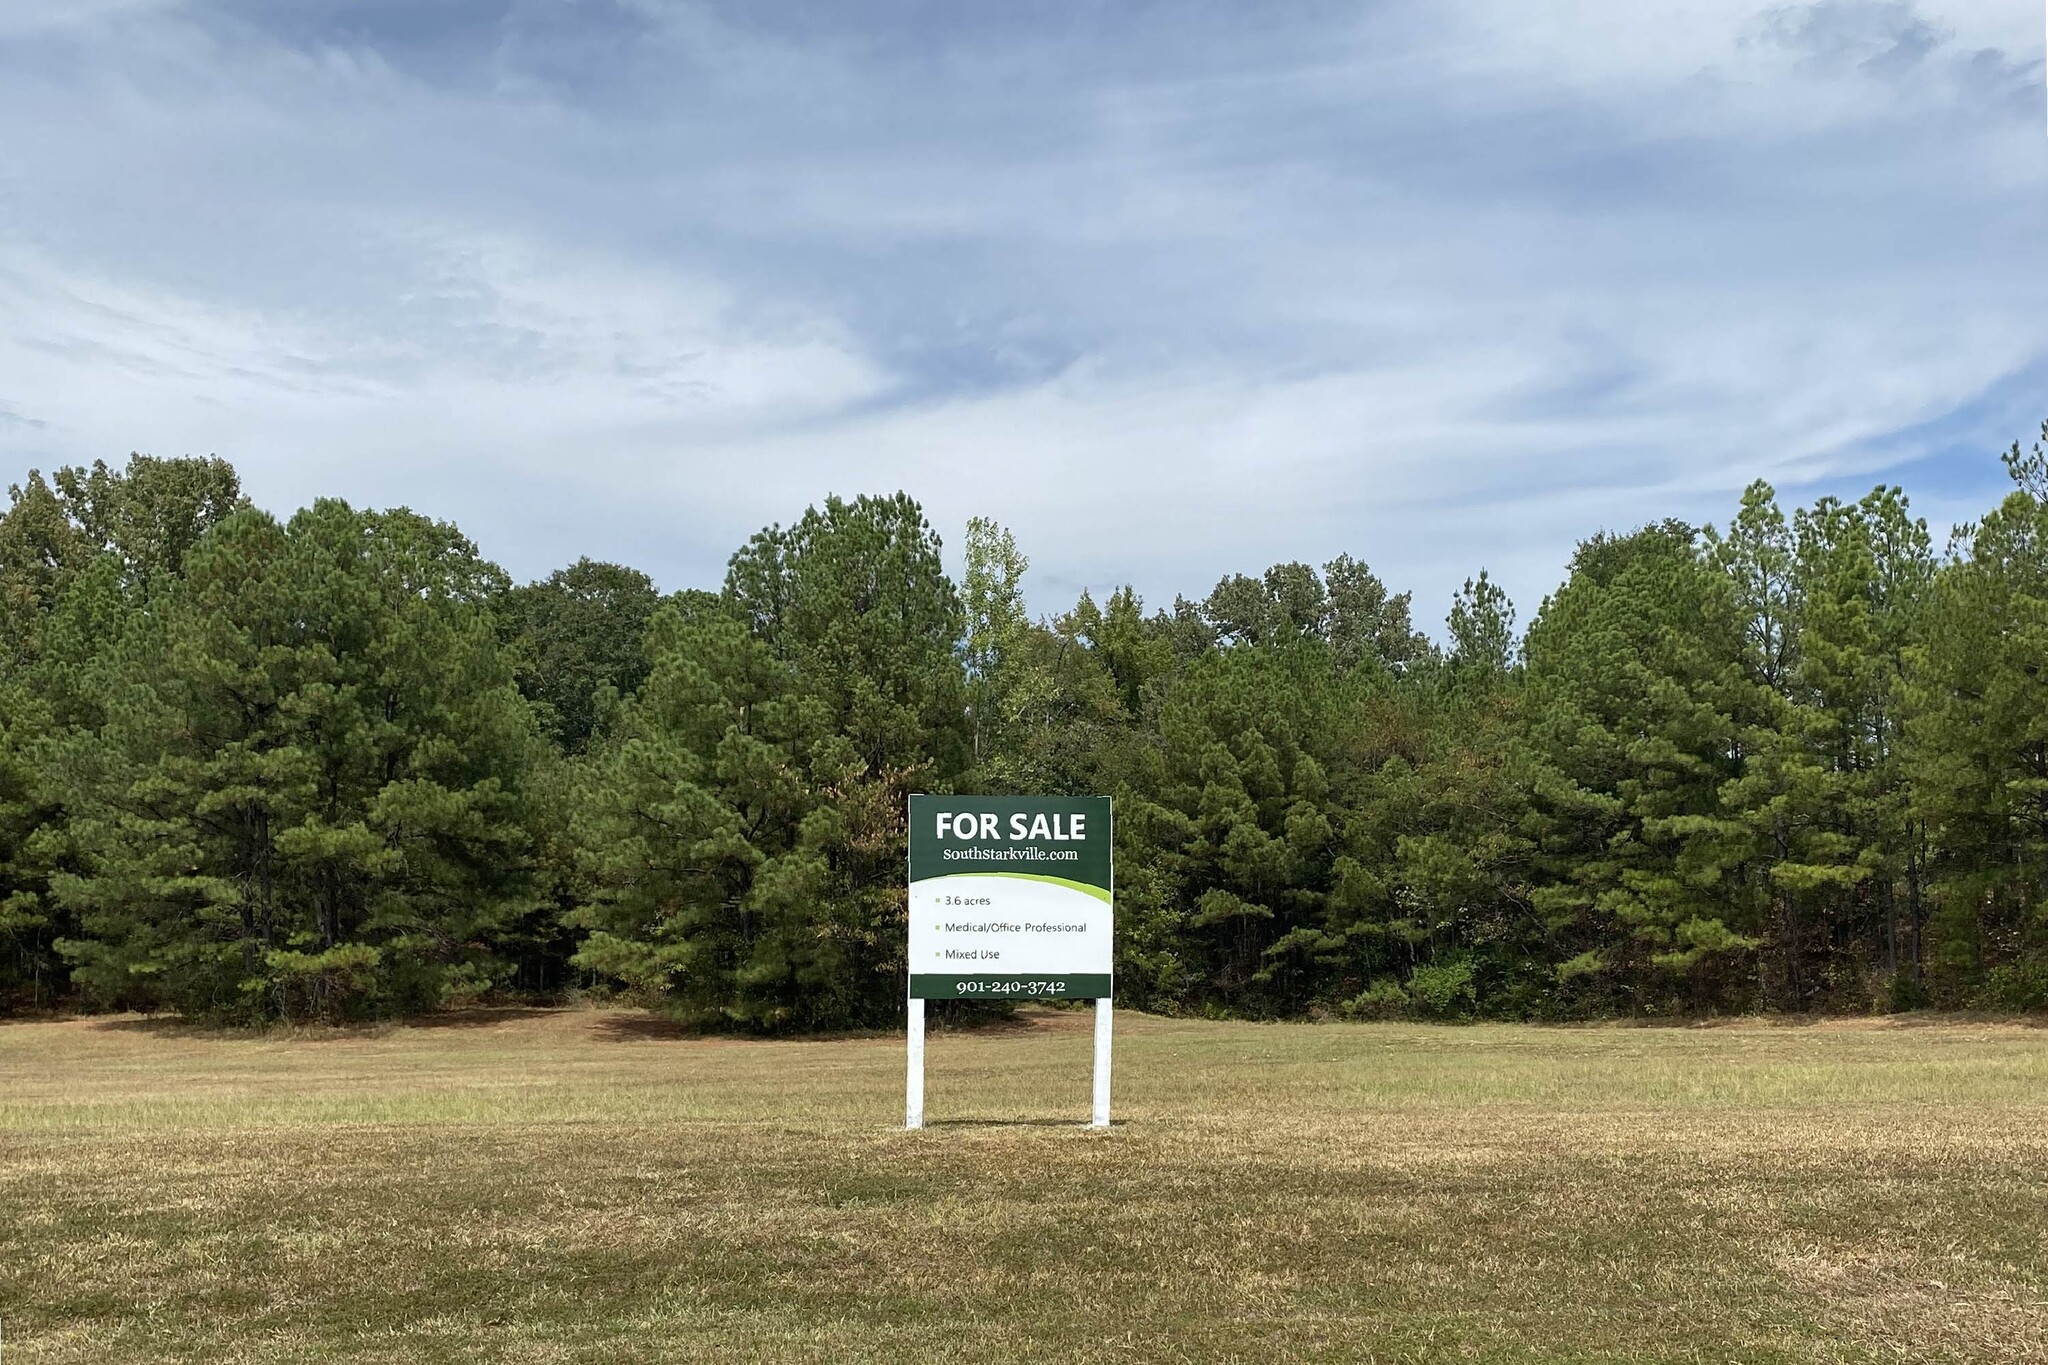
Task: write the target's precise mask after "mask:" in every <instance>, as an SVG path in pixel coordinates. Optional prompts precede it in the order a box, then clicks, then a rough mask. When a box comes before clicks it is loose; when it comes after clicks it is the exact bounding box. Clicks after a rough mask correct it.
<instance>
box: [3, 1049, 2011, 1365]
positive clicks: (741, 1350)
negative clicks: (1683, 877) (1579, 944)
mask: <svg viewBox="0 0 2048 1365" xmlns="http://www.w3.org/2000/svg"><path fill="white" fill-rule="evenodd" d="M1119 1024H1120V1029H1119V1044H1118V1075H1117V1092H1118V1093H1117V1101H1118V1118H1119V1120H1120V1122H1119V1125H1118V1127H1117V1128H1116V1130H1115V1131H1113V1132H1111V1133H1108V1134H1096V1133H1089V1132H1087V1131H1085V1130H1083V1129H1081V1128H1079V1127H1077V1126H1075V1125H1074V1124H1073V1123H1071V1122H1069V1120H1073V1119H1078V1118H1079V1117H1081V1116H1082V1114H1083V1113H1084V1112H1085V1107H1086V1102H1087V1087H1088V1074H1087V1068H1088V1038H1087V1032H1086V1018H1085V1016H1083V1015H1080V1014H1063V1013H1055V1012H1042V1013H1039V1014H1036V1015H1033V1016H1031V1017H1030V1019H1029V1024H1028V1027H1024V1028H1019V1029H1013V1030H1007V1031H1002V1032H992V1033H985V1034H970V1035H958V1034H955V1035H941V1036H938V1037H936V1038H935V1039H934V1041H933V1044H932V1053H931V1062H932V1076H931V1089H930V1100H929V1107H930V1112H931V1114H932V1116H933V1118H934V1120H935V1124H934V1127H933V1128H931V1129H930V1130H928V1131H926V1132H924V1133H921V1134H906V1133H902V1132H900V1131H897V1130H896V1128H895V1125H896V1124H897V1123H898V1122H900V1104H901V1092H902V1057H903V1053H902V1042H901V1039H900V1038H893V1039H892V1038H875V1039H853V1040H838V1041H805V1042H787V1043H761V1042H744V1041H733V1040H692V1039H685V1038H681V1037H678V1036H675V1035H674V1034H673V1033H672V1032H671V1031H669V1030H667V1029H666V1028H664V1027H662V1026H660V1025H659V1024H656V1023H654V1022H653V1021H650V1020H647V1019H646V1018H645V1017H644V1016H640V1015H636V1014H632V1013H630V1012H626V1011H606V1010H583V1011H563V1012H553V1013H548V1012H525V1011H508V1012H497V1013H485V1014H479V1015H472V1016H464V1017H461V1018H457V1019H454V1020H450V1021H446V1022H444V1023H442V1024H440V1025H439V1026H432V1027H423V1026H414V1027H403V1028H391V1029H383V1030H376V1031H368V1032H356V1033H308V1034H299V1035H272V1036H262V1037H248V1036H237V1035H229V1034H216V1033H209V1032H206V1031H203V1030H195V1029H188V1028H183V1027H180V1026H177V1025H169V1024H161V1023H158V1022H155V1021H148V1020H136V1019H99V1020H78V1021H69V1022H63V1023H33V1024H15V1025H11V1026H4V1027H0V1322H4V1327H5V1334H6V1335H5V1341H6V1345H5V1349H4V1356H0V1359H4V1360H5V1362H6V1365H16V1362H58V1361H64V1362H71V1361H79V1362H85V1361H90V1362H103V1361H145V1360H147V1361H202V1360H204V1361H234V1362H242V1361H248V1362H255V1361H264V1362H280V1361H293V1362H297V1361H316V1360H317V1361H372V1360H377V1361H383V1360H420V1361H479V1362H481V1361H559V1360H577V1361H592V1362H596V1361H685V1360H689V1361H695V1360H731V1361H752V1360H766V1361H795V1360H805V1361H843V1360H852V1361H863V1360H877V1361H879V1360H921V1359H931V1358H940V1357H944V1356H953V1355H963V1356H972V1357H974V1358H977V1359H982V1360H1036V1359H1058V1360H1083V1361H1090V1360H1135V1361H1181V1360H1188V1361H1193V1360H1202V1361H1209V1360H1242V1361H1269V1360H1270V1361H1287V1360H1357V1361H1389V1362H1391V1361H1462V1360H1504V1361H1505V1360H1517V1361H1520V1360H1546V1361H1567V1360H1569V1361H1610V1360H1611V1361H1730V1362H1732V1361H1748V1362H1763V1361H1788V1362H1789V1361H1798V1362H1808V1361H1818V1362H1834V1361H1839V1362H1860V1361H1923V1360H1924V1361H1971V1362H1975V1361H1985V1362H2021V1361H2042V1360H2048V1306H2044V1300H2048V1245H2044V1233H2048V1124H2044V1122H2043V1120H2044V1118H2048V1032H2041V1031H2036V1030H2032V1029H2027V1028H2022V1027H2016V1026H2011V1025H2000V1024H1995V1023H1982V1022H1976V1023H1955V1022H1950V1023H1942V1024H1932V1025H1929V1024H1921V1025H1916V1026H1904V1025H1893V1024H1881V1023H1880V1024H1825V1025H1816V1026H1810V1027H1786V1026H1776V1025H1769V1024H1746V1025H1739V1026H1732V1027H1721V1028H1713V1029H1623V1028H1603V1029H1535V1028H1514V1027H1476V1028H1463V1029H1452V1028H1443V1029H1436V1028H1423V1027H1404V1026H1395V1025H1370V1026H1334V1025H1286V1026H1261V1025H1251V1024H1216V1023H1197V1022H1186V1021H1169V1020H1158V1019H1140V1018H1134V1017H1132V1016H1129V1015H1123V1016H1120V1019H1119Z"/></svg>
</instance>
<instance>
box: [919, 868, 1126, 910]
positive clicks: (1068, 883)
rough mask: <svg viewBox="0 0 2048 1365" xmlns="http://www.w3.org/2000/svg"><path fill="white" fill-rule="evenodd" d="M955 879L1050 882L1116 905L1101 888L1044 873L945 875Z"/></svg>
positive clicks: (951, 873) (935, 879)
mask: <svg viewBox="0 0 2048 1365" xmlns="http://www.w3.org/2000/svg"><path fill="white" fill-rule="evenodd" d="M953 877H1008V878H1009V879H1010V880H1011V881H1017V882H1049V883H1051V884H1052V885H1054V886H1064V887H1068V888H1070V889H1072V890H1075V891H1079V892H1081V893H1082V894H1083V895H1088V896H1093V897H1095V899H1097V900H1099V901H1101V902H1102V903H1103V904H1104V905H1114V904H1116V902H1115V900H1114V899H1113V898H1112V897H1111V896H1110V894H1109V892H1107V891H1105V890H1103V889H1102V888H1101V887H1099V886H1090V885H1089V884H1088V883H1087V882H1077V881H1073V880H1071V879H1070V878H1067V877H1048V876H1046V875H1045V874H1044V873H1042V872H948V873H945V874H944V878H943V879H950V878H953ZM927 880H930V881H940V880H942V878H941V877H931V878H928V879H927Z"/></svg>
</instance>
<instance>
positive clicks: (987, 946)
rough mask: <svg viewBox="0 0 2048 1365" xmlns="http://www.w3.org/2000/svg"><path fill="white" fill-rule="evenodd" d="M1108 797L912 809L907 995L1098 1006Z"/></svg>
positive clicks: (1107, 925) (1104, 990) (1102, 996)
mask: <svg viewBox="0 0 2048 1365" xmlns="http://www.w3.org/2000/svg"><path fill="white" fill-rule="evenodd" d="M1109 822H1110V814H1109V798H1108V797H1106V796H913V797H911V798H910V995H911V998H912V999H920V1000H957V999H980V1000H1016V999H1037V1000H1045V999H1060V998H1074V999H1083V1000H1106V999H1108V998H1109V997H1110V994H1111V991H1110V975H1111V971H1112V964H1113V962H1114V960H1115V954H1114V942H1113V936H1112V927H1113V920H1114V911H1113V906H1114V901H1113V898H1112V890H1111V879H1110V861H1111V860H1110V823H1109Z"/></svg>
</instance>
